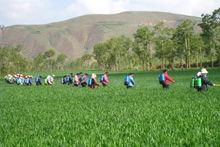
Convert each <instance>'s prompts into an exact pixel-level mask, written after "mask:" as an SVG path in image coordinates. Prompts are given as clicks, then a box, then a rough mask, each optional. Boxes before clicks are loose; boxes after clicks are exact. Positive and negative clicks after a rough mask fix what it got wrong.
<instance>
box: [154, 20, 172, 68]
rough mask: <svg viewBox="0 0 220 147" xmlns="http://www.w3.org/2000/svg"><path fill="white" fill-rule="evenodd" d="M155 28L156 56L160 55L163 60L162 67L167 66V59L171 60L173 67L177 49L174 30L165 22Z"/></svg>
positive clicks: (170, 63)
mask: <svg viewBox="0 0 220 147" xmlns="http://www.w3.org/2000/svg"><path fill="white" fill-rule="evenodd" d="M154 30H155V36H154V41H155V50H156V57H158V58H159V59H160V61H161V68H165V65H164V64H165V62H166V60H167V61H168V62H169V65H170V66H171V68H173V62H174V58H175V50H174V43H173V40H172V38H173V32H174V30H173V29H171V28H168V27H165V26H164V24H163V23H159V24H157V25H155V26H154Z"/></svg>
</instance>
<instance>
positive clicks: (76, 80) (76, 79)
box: [73, 73, 80, 86]
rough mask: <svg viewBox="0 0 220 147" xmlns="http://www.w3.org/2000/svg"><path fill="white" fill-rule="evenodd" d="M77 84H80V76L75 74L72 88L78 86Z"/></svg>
mask: <svg viewBox="0 0 220 147" xmlns="http://www.w3.org/2000/svg"><path fill="white" fill-rule="evenodd" d="M79 84H80V74H79V73H77V74H75V76H74V82H73V85H74V86H79Z"/></svg>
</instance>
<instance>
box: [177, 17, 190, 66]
mask: <svg viewBox="0 0 220 147" xmlns="http://www.w3.org/2000/svg"><path fill="white" fill-rule="evenodd" d="M193 27H194V24H193V22H192V21H191V20H188V19H187V20H185V21H183V22H182V23H181V24H180V25H179V26H178V27H177V29H176V32H175V34H174V38H175V39H174V40H175V41H176V45H177V48H178V50H177V51H178V56H179V57H180V58H181V59H182V60H183V59H184V60H185V64H186V68H190V66H191V63H190V62H191V57H192V49H191V45H192V44H191V41H190V40H191V39H192V36H193V33H194V29H193Z"/></svg>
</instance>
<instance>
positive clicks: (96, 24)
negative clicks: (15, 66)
mask: <svg viewBox="0 0 220 147" xmlns="http://www.w3.org/2000/svg"><path fill="white" fill-rule="evenodd" d="M185 19H191V20H193V21H195V22H199V21H200V20H201V19H200V18H198V17H192V16H185V15H179V14H172V13H164V12H123V13H119V14H111V15H85V16H81V17H77V18H73V19H69V20H66V21H61V22H56V23H51V24H45V25H15V26H10V27H7V28H6V31H5V33H4V36H3V40H2V34H0V42H1V43H7V44H11V45H17V44H19V45H22V46H23V47H24V48H25V51H23V52H24V54H25V55H27V56H28V57H30V58H32V57H35V56H36V55H37V54H38V53H40V52H43V51H45V50H47V49H49V48H54V49H56V50H57V52H59V53H64V54H66V55H67V56H68V57H69V58H71V59H76V58H79V57H81V56H82V55H83V54H85V53H88V52H92V47H93V45H94V44H96V43H99V42H102V41H104V40H106V39H109V38H111V37H114V36H120V35H125V36H129V37H131V36H132V35H133V34H134V33H135V31H136V30H137V28H138V27H139V26H141V25H148V26H152V25H155V24H157V23H159V22H161V21H163V22H164V23H165V24H166V25H167V26H170V27H176V26H177V25H178V24H180V23H181V22H182V21H183V20H185Z"/></svg>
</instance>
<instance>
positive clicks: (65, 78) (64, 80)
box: [62, 75, 68, 84]
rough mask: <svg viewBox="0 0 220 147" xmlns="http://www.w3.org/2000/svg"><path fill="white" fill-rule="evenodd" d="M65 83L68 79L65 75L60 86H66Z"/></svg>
mask: <svg viewBox="0 0 220 147" xmlns="http://www.w3.org/2000/svg"><path fill="white" fill-rule="evenodd" d="M67 82H68V77H67V75H65V76H63V78H62V84H66V83H67Z"/></svg>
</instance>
